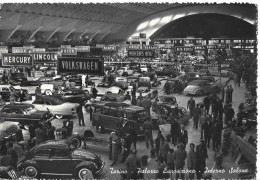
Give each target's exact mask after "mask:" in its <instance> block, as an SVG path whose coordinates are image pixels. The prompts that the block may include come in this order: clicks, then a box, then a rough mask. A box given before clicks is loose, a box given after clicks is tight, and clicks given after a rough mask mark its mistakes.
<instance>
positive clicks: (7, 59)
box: [2, 53, 33, 67]
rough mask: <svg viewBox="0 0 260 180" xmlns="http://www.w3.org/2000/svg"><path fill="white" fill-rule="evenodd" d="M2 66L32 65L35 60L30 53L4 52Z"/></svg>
mask: <svg viewBox="0 0 260 180" xmlns="http://www.w3.org/2000/svg"><path fill="white" fill-rule="evenodd" d="M2 56H3V58H2V66H20V67H25V66H27V67H32V66H33V60H32V55H30V54H12V53H8V54H2Z"/></svg>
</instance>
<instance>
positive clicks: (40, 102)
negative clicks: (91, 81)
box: [32, 96, 79, 119]
mask: <svg viewBox="0 0 260 180" xmlns="http://www.w3.org/2000/svg"><path fill="white" fill-rule="evenodd" d="M32 104H33V105H34V106H35V107H36V108H37V109H39V110H41V111H46V110H49V111H50V112H51V113H52V114H53V115H54V116H55V117H56V118H57V119H61V118H63V116H73V115H74V114H75V113H76V109H77V108H78V106H79V104H78V103H69V102H65V101H64V100H63V99H62V98H60V97H57V96H41V97H37V98H36V100H35V101H34V102H33V103H32Z"/></svg>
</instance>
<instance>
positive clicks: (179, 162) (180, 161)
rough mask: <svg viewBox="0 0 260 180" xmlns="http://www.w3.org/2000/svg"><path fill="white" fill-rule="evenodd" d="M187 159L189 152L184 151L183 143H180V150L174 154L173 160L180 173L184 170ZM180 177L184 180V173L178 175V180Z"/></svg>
mask: <svg viewBox="0 0 260 180" xmlns="http://www.w3.org/2000/svg"><path fill="white" fill-rule="evenodd" d="M186 158H187V152H186V151H185V149H184V145H183V144H182V143H179V144H178V149H177V150H176V151H174V153H173V159H174V161H175V168H176V170H180V171H181V170H183V167H184V166H185V160H186ZM179 176H181V179H184V174H183V173H176V179H179Z"/></svg>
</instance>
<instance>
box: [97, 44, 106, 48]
mask: <svg viewBox="0 0 260 180" xmlns="http://www.w3.org/2000/svg"><path fill="white" fill-rule="evenodd" d="M103 46H105V44H96V47H97V48H103Z"/></svg>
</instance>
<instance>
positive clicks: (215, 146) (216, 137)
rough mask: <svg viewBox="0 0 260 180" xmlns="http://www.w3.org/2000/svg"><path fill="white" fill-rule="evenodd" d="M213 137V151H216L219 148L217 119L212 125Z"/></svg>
mask: <svg viewBox="0 0 260 180" xmlns="http://www.w3.org/2000/svg"><path fill="white" fill-rule="evenodd" d="M211 137H212V144H213V151H215V148H218V144H217V141H218V124H217V121H214V122H213V125H212V126H211Z"/></svg>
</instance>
